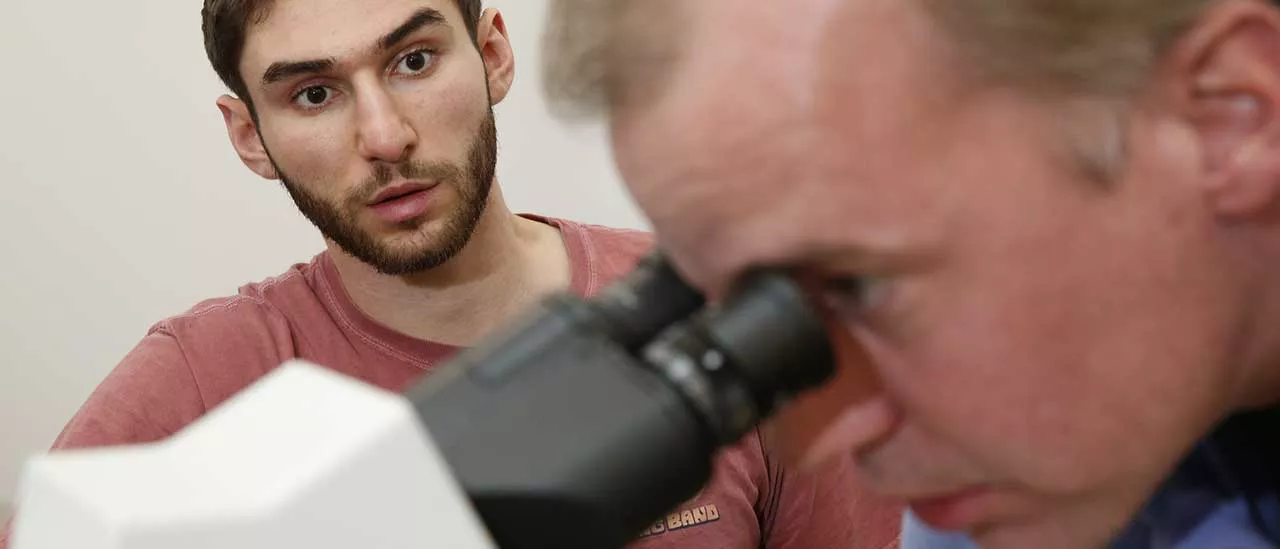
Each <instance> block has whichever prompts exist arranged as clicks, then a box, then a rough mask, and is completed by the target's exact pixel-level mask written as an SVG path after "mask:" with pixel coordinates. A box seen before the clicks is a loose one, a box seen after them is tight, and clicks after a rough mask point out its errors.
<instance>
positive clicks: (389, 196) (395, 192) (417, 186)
mask: <svg viewBox="0 0 1280 549" xmlns="http://www.w3.org/2000/svg"><path fill="white" fill-rule="evenodd" d="M432 187H434V185H428V184H426V183H400V184H397V185H392V186H390V187H387V188H384V189H382V190H381V191H379V192H378V194H376V195H374V197H373V200H371V201H370V202H369V205H370V206H377V205H378V204H382V203H385V202H390V201H392V200H396V199H399V198H404V197H406V196H409V195H411V194H413V193H418V192H422V191H425V190H428V189H430V188H432Z"/></svg>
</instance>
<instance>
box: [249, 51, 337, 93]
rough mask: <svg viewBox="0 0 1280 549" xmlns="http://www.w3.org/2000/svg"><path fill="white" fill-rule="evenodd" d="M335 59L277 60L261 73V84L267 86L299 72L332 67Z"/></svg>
mask: <svg viewBox="0 0 1280 549" xmlns="http://www.w3.org/2000/svg"><path fill="white" fill-rule="evenodd" d="M336 64H338V62H337V61H335V60H333V59H332V58H330V59H312V60H310V61H277V62H275V63H272V64H271V66H270V67H267V72H264V73H262V85H263V86H269V85H271V84H275V83H276V82H279V81H281V80H284V79H287V78H291V77H294V76H297V75H299V74H315V73H318V72H324V71H327V70H329V69H332V68H333V66H334V65H336Z"/></svg>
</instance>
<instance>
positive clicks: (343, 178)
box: [217, 0, 569, 345]
mask: <svg viewBox="0 0 1280 549" xmlns="http://www.w3.org/2000/svg"><path fill="white" fill-rule="evenodd" d="M423 14H425V15H423ZM419 15H423V16H422V17H416V16H419ZM397 31H402V32H397ZM388 37H390V40H388ZM313 60H321V61H326V63H324V64H322V65H323V66H320V67H315V66H313V67H310V69H309V70H302V71H283V73H284V75H283V77H279V78H267V74H268V73H269V72H274V73H276V74H281V71H279V70H273V69H272V67H281V66H284V67H289V66H294V67H295V68H296V65H292V64H296V63H299V62H307V61H313ZM514 67H515V64H514V55H513V53H512V50H511V45H510V42H509V41H508V39H507V30H506V24H505V22H504V21H503V19H502V16H501V14H500V13H498V12H497V11H496V10H487V11H485V12H484V13H483V14H482V16H481V20H480V22H479V24H478V26H477V33H476V38H475V40H474V41H473V40H472V38H471V36H470V35H469V34H468V32H467V30H466V27H465V25H464V24H463V21H462V14H461V13H460V12H459V10H458V8H457V5H456V3H455V2H453V1H451V0H372V1H358V2H357V1H352V0H322V1H321V2H320V3H318V4H317V3H316V2H304V1H302V0H277V1H276V2H275V3H274V5H273V6H271V9H270V10H269V12H268V14H267V16H266V18H265V19H264V20H263V21H261V22H258V23H256V24H255V25H253V26H252V27H251V28H250V29H249V31H248V33H247V37H246V41H245V47H244V54H243V57H242V59H241V61H240V71H241V74H242V75H243V76H244V79H245V82H246V83H247V85H248V88H249V95H250V98H251V99H252V106H253V110H251V109H250V106H249V104H248V103H246V102H245V101H243V100H242V99H240V98H236V97H232V96H223V97H221V98H219V99H218V102H217V104H218V107H219V109H220V111H221V112H222V115H223V118H224V120H225V121H226V125H227V132H228V136H229V137H230V140H231V144H232V145H233V146H234V148H235V150H236V152H237V154H238V155H239V156H240V158H241V160H242V161H243V162H244V164H245V165H246V166H247V167H248V168H249V169H251V170H252V171H254V172H255V173H257V174H258V175H260V176H262V177H263V178H265V179H268V180H280V181H281V182H282V183H283V184H284V186H285V188H286V189H287V190H288V191H289V193H290V195H291V196H292V197H293V198H294V201H295V202H296V203H297V205H298V207H299V210H300V211H301V212H302V213H303V214H304V215H306V216H307V218H308V219H310V220H311V221H312V222H313V223H314V224H315V225H316V226H317V227H318V228H319V229H320V231H321V233H322V234H323V235H324V237H325V240H326V244H327V246H328V248H329V250H330V251H331V252H332V254H333V257H334V261H335V263H336V265H337V266H338V269H339V272H340V273H341V274H342V278H343V283H344V286H346V288H347V290H348V292H349V293H350V294H351V295H352V297H353V299H355V301H356V302H357V304H358V305H359V306H360V308H361V309H362V310H364V311H365V312H367V313H368V314H370V315H371V316H373V317H375V318H377V319H378V320H379V321H380V322H382V323H384V324H386V325H388V326H390V327H392V328H394V329H396V330H398V331H400V332H403V333H406V334H408V335H411V336H415V337H420V338H423V339H430V340H433V341H439V342H442V343H450V344H458V345H465V344H469V343H470V342H472V341H475V340H476V339H478V338H480V337H483V335H484V334H485V333H486V332H488V331H489V330H491V329H493V328H495V327H496V326H498V325H500V324H501V322H502V321H503V320H504V319H505V318H508V317H509V315H511V314H515V313H516V312H518V311H520V310H523V309H524V308H525V307H527V306H528V305H530V304H531V303H532V302H533V300H535V299H536V298H537V297H538V296H541V295H544V294H545V293H547V292H549V291H553V290H558V289H561V288H563V287H565V286H566V285H567V284H568V279H569V273H568V259H567V257H566V256H565V251H564V247H563V245H562V242H561V241H560V237H559V235H558V233H557V232H556V231H555V229H554V228H551V227H549V226H546V225H542V224H539V223H536V222H533V221H529V220H526V219H523V218H520V217H517V216H515V215H513V214H512V213H511V212H510V211H509V210H508V209H507V207H506V205H505V203H504V202H503V199H502V195H501V191H500V189H499V188H498V186H497V185H496V184H495V182H494V181H493V179H494V163H495V155H496V137H495V135H494V120H493V111H492V109H493V106H494V105H496V104H498V103H500V102H501V101H502V100H503V99H504V98H505V97H506V95H507V93H508V91H509V90H510V88H511V83H512V81H513V79H514V72H515V71H514ZM413 183H419V184H425V185H435V187H434V188H433V189H432V190H431V191H430V198H429V199H428V200H429V204H428V206H427V208H426V211H425V213H424V214H422V215H418V216H415V217H413V218H411V219H407V220H403V221H400V222H389V221H387V220H386V219H384V218H381V217H379V216H378V215H376V214H375V212H374V209H373V208H372V207H370V205H371V203H372V202H373V201H374V199H375V196H377V195H378V193H380V192H382V191H384V190H386V189H388V188H393V187H396V186H398V185H405V184H413Z"/></svg>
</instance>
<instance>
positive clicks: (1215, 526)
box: [902, 409, 1280, 549]
mask: <svg viewBox="0 0 1280 549" xmlns="http://www.w3.org/2000/svg"><path fill="white" fill-rule="evenodd" d="M1278 494H1280V409H1277V410H1266V411H1261V412H1251V413H1246V414H1240V415H1237V416H1235V417H1232V418H1230V419H1229V420H1227V421H1225V422H1223V424H1222V425H1220V426H1219V427H1218V429H1217V430H1215V431H1214V432H1213V434H1211V435H1210V436H1208V437H1206V438H1205V439H1204V440H1203V441H1202V442H1201V443H1200V444H1199V445H1197V446H1196V448H1195V449H1194V450H1193V451H1192V452H1191V453H1190V454H1189V455H1188V456H1187V457H1186V458H1185V459H1184V460H1183V462H1182V463H1181V464H1180V465H1179V466H1178V468H1177V470H1176V471H1175V472H1174V474H1173V475H1171V476H1170V477H1169V478H1168V479H1167V480H1166V481H1165V483H1164V484H1163V485H1162V486H1161V488H1160V489H1159V490H1158V491H1157V492H1156V494H1155V495H1154V496H1152V498H1151V500H1150V501H1149V502H1148V503H1147V505H1146V507H1145V508H1144V509H1143V510H1142V512H1141V513H1139V514H1138V516H1136V517H1134V519H1133V522H1132V523H1131V524H1130V525H1129V527H1128V528H1127V529H1125V531H1124V532H1122V533H1121V534H1120V535H1119V536H1118V537H1117V538H1116V539H1115V540H1114V541H1113V543H1112V544H1111V546H1110V547H1111V549H1275V548H1277V547H1280V496H1278ZM902 549H977V546H976V545H975V544H974V543H973V542H971V541H970V540H969V539H968V538H966V537H965V536H963V535H959V534H953V533H948V532H939V531H936V530H933V529H932V528H930V527H929V526H928V525H926V524H924V523H922V522H920V521H919V519H917V518H916V517H915V516H914V515H912V514H910V513H908V514H907V515H906V517H905V518H904V520H903V534H902Z"/></svg>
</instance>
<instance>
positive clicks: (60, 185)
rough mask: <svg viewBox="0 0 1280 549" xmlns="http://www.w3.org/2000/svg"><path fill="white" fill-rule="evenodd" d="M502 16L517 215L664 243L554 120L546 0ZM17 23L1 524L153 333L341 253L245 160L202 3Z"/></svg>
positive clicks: (587, 137) (14, 0) (594, 132)
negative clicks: (510, 69)
mask: <svg viewBox="0 0 1280 549" xmlns="http://www.w3.org/2000/svg"><path fill="white" fill-rule="evenodd" d="M423 1H424V2H438V1H440V0H423ZM486 6H487V7H494V8H498V9H500V10H502V12H503V14H504V15H505V17H506V19H507V24H508V28H509V31H510V34H511V39H512V42H513V43H514V47H515V51H516V58H517V61H518V64H517V65H518V69H517V75H516V83H515V89H514V90H513V91H512V93H511V95H510V97H508V98H507V100H506V101H505V102H504V103H503V104H501V105H500V106H499V107H498V109H497V116H498V128H499V139H500V143H501V145H500V147H501V149H500V160H499V166H498V174H499V179H500V182H501V185H502V187H503V189H504V193H505V194H506V197H507V199H508V202H509V204H510V206H511V207H512V208H513V209H514V210H516V211H526V212H537V213H545V214H550V215H556V216H562V217H569V218H574V219H578V220H582V221H586V222H592V223H600V224H606V225H613V226H620V227H633V228H647V224H646V222H645V221H644V219H643V218H642V217H641V216H640V214H639V213H638V211H637V210H636V209H635V207H634V206H633V205H632V203H631V201H630V199H629V197H628V196H627V195H626V194H625V191H624V190H623V189H622V187H621V185H620V183H619V180H618V178H617V175H616V173H615V172H614V169H613V165H612V159H611V158H610V157H609V154H608V150H607V145H606V143H605V140H604V133H603V131H602V130H601V129H600V128H599V127H598V126H594V127H593V126H587V127H574V128H569V127H565V126H563V125H561V124H560V123H558V122H556V121H555V120H553V119H552V118H551V117H550V116H549V115H548V114H547V112H546V108H545V104H544V103H543V101H542V98H541V97H540V94H539V84H538V77H539V75H538V54H539V52H538V41H539V39H540V34H541V32H542V24H543V18H544V15H545V13H544V12H545V3H544V0H489V1H488V2H486ZM2 12H3V13H2V14H0V66H3V67H5V74H6V77H5V82H4V84H3V85H0V108H3V109H4V111H5V112H4V115H3V117H0V178H3V187H0V188H3V198H0V266H2V267H0V269H3V270H2V272H0V517H2V516H3V515H4V513H5V510H4V507H5V505H6V502H8V501H11V499H10V498H11V495H12V494H13V493H14V489H15V486H16V481H17V479H18V475H19V471H20V468H21V465H22V462H23V461H24V460H25V459H26V458H27V457H28V456H30V455H31V454H32V453H35V452H42V451H44V450H45V449H46V448H48V445H49V444H50V443H51V442H52V440H53V438H54V437H55V436H56V435H57V433H58V431H59V430H60V429H61V427H62V425H63V424H64V423H65V422H66V421H67V420H68V419H69V418H70V417H71V415H72V414H74V413H75V411H76V409H77V408H78V407H79V405H80V404H81V402H83V400H84V399H85V397H87V396H88V394H89V392H90V391H91V390H92V389H93V387H94V386H96V385H97V384H98V382H99V381H100V380H101V379H102V378H103V377H104V376H105V375H106V374H107V372H108V371H109V370H110V369H111V368H112V367H113V366H114V365H115V364H116V362H117V361H118V360H119V359H120V358H121V357H122V356H123V355H124V354H125V353H126V352H127V351H128V350H129V349H130V348H131V347H132V346H133V345H134V344H135V343H136V342H137V341H138V340H139V339H140V338H141V337H142V336H143V335H144V334H145V331H146V329H147V328H148V327H149V326H150V325H151V324H153V323H154V322H156V321H158V320H160V319H161V318H164V317H166V316H169V315H172V314H176V313H180V312H182V311H183V310H184V309H186V308H187V307H189V306H191V305H192V304H194V303H195V302H196V301H198V300H200V299H203V298H207V297H213V296H221V295H227V294H232V293H234V292H235V291H236V288H237V287H238V286H240V285H241V284H243V283H245V282H249V281H256V280H261V279H263V278H266V277H269V276H272V275H275V274H278V273H280V272H282V271H284V270H285V269H286V268H287V267H288V266H289V265H290V264H292V263H295V262H298V261H306V260H307V259H309V258H310V257H311V255H312V254H314V253H316V252H318V251H319V250H320V249H321V248H322V246H323V244H322V242H321V240H320V237H319V235H318V233H317V232H316V231H315V229H314V228H313V227H312V226H311V225H310V224H309V223H308V222H307V221H306V220H305V219H304V218H303V217H302V216H301V214H298V213H297V210H296V209H295V207H294V206H293V203H292V202H291V201H290V200H289V198H288V195H287V194H286V193H285V192H284V190H283V189H281V188H280V187H279V185H278V184H277V183H275V182H271V181H264V180H262V179H258V178H257V176H255V175H253V174H252V173H250V172H249V171H248V170H247V169H246V168H245V167H244V166H243V165H242V164H240V161H239V159H238V158H237V157H236V156H235V154H234V152H233V151H232V149H231V146H230V144H229V143H228V141H227V137H226V132H225V129H224V126H223V124H222V120H221V118H220V116H219V113H218V111H217V109H216V107H215V106H214V99H215V98H216V97H217V96H218V95H220V94H221V93H223V92H224V89H223V87H222V85H221V84H220V83H219V81H218V80H217V78H216V76H215V75H214V74H213V71H212V69H210V67H209V64H208V61H207V59H206V58H205V54H204V49H203V45H202V39H201V34H200V2H199V1H197V0H185V1H175V0H135V1H133V2H115V1H110V2H89V1H81V2H74V3H71V4H68V3H66V2H48V1H47V0H6V1H5V2H4V8H3V10H2Z"/></svg>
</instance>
